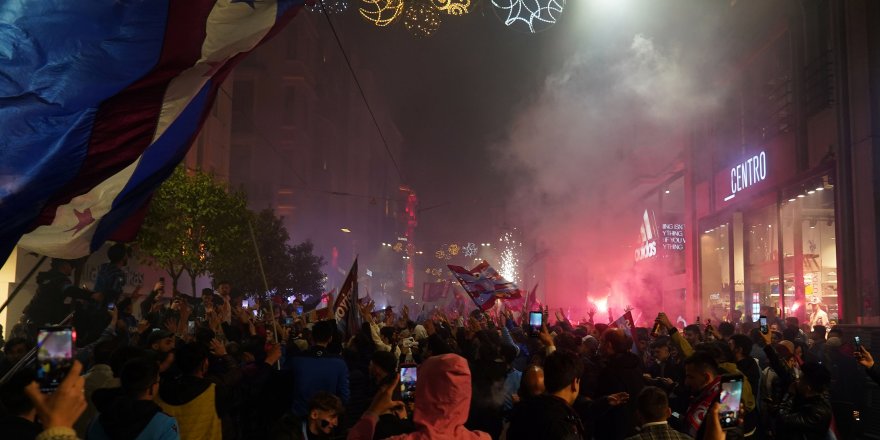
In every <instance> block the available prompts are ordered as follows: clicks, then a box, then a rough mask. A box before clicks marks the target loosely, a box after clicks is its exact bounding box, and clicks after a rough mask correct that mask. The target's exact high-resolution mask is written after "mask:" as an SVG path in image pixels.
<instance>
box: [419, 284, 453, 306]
mask: <svg viewBox="0 0 880 440" xmlns="http://www.w3.org/2000/svg"><path fill="white" fill-rule="evenodd" d="M448 297H449V282H448V281H442V282H439V283H425V284H424V285H423V286H422V301H425V302H434V301H439V300H441V299H446V298H448Z"/></svg>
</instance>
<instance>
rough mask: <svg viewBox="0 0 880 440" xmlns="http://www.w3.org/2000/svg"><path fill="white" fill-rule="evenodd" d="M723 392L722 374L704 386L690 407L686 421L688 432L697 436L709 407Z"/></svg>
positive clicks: (692, 435)
mask: <svg viewBox="0 0 880 440" xmlns="http://www.w3.org/2000/svg"><path fill="white" fill-rule="evenodd" d="M719 394H721V376H718V377H716V378H715V380H713V381H712V382H709V385H706V387H705V388H703V391H702V392H701V393H700V395H699V396H697V398H696V399H694V401H693V402H691V406H689V407H688V410H687V415H686V417H685V422H686V423H687V425H686V426H685V427H686V428H687V432H686V434H687V435H689V436H691V437H693V438H697V432H699V431H700V426H701V425H702V424H703V419H705V418H706V413H707V412H709V407H710V406H712V403H713V402H715V400H716V399H718V395H719Z"/></svg>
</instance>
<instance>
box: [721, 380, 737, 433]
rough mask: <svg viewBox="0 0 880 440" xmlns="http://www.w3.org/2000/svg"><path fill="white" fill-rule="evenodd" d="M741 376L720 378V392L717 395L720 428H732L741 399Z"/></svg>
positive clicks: (734, 424) (735, 421)
mask: <svg viewBox="0 0 880 440" xmlns="http://www.w3.org/2000/svg"><path fill="white" fill-rule="evenodd" d="M742 386H743V380H742V377H731V378H727V377H725V378H724V379H722V380H721V394H719V396H718V403H719V407H718V418H719V419H720V420H721V427H722V428H733V427H735V426H736V425H737V418H738V417H739V404H740V401H741V400H742Z"/></svg>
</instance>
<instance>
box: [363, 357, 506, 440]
mask: <svg viewBox="0 0 880 440" xmlns="http://www.w3.org/2000/svg"><path fill="white" fill-rule="evenodd" d="M418 375H419V379H418V382H416V396H415V402H416V407H415V411H414V415H413V422H414V423H415V425H416V430H415V432H412V433H409V434H404V435H398V436H394V437H390V439H391V440H447V439H448V440H466V439H485V440H490V439H491V437H489V434H486V433H485V432H480V431H469V430H468V429H467V428H465V427H464V423H465V422H466V421H467V418H468V410H469V409H470V406H471V370H470V368H469V367H468V363H467V361H466V360H465V359H464V358H463V357H461V356H459V355H457V354H444V355H440V356H434V357H431V358H429V359H428V360H427V361H425V362H424V363H423V364H422V365H420V366H419V373H418ZM377 421H378V419H377V418H375V417H371V416H364V417H362V418H361V420H360V421H359V422H358V423H357V424H356V425H354V427H352V429H351V431H349V433H348V440H372V438H373V432H374V431H375V428H376V422H377Z"/></svg>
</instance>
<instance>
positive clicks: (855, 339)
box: [853, 336, 862, 353]
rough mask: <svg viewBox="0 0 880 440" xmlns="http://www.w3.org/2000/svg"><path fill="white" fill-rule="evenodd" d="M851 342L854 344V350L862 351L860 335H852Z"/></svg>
mask: <svg viewBox="0 0 880 440" xmlns="http://www.w3.org/2000/svg"><path fill="white" fill-rule="evenodd" d="M853 343H854V344H855V346H856V352H857V353H858V352H861V351H862V337H861V336H855V337H853Z"/></svg>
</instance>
